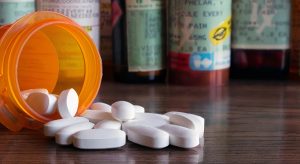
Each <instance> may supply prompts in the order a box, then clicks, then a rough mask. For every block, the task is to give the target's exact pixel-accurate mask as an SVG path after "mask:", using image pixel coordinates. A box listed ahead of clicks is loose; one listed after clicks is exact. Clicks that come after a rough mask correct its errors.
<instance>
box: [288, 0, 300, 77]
mask: <svg viewBox="0 0 300 164" xmlns="http://www.w3.org/2000/svg"><path fill="white" fill-rule="evenodd" d="M292 34H293V35H292V36H291V37H292V52H291V65H290V75H291V76H290V77H291V78H292V79H298V80H299V79H300V3H299V0H292Z"/></svg>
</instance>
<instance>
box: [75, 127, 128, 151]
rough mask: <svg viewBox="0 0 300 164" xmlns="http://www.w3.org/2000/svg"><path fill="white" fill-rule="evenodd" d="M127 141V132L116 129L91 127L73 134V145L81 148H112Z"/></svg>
mask: <svg viewBox="0 0 300 164" xmlns="http://www.w3.org/2000/svg"><path fill="white" fill-rule="evenodd" d="M125 143H126V134H125V133H124V132H123V131H121V130H116V129H91V130H84V131H80V132H77V133H76V134H74V135H73V145H74V146H75V147H77V148H80V149H112V148H118V147H121V146H124V145H125Z"/></svg>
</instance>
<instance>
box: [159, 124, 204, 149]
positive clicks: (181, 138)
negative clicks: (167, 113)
mask: <svg viewBox="0 0 300 164" xmlns="http://www.w3.org/2000/svg"><path fill="white" fill-rule="evenodd" d="M160 129H162V130H164V131H166V132H167V133H169V135H170V144H171V145H173V146H178V147H181V148H193V147H196V146H198V145H199V134H198V132H197V131H196V130H192V129H188V128H185V127H182V126H178V125H172V124H166V125H163V126H161V127H160Z"/></svg>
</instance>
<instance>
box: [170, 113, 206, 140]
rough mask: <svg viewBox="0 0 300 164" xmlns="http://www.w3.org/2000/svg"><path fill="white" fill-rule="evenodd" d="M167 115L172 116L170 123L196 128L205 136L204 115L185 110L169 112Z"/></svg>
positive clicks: (200, 135) (200, 134) (201, 135)
mask: <svg viewBox="0 0 300 164" xmlns="http://www.w3.org/2000/svg"><path fill="white" fill-rule="evenodd" d="M165 115H167V116H169V117H170V123H172V124H176V125H179V126H183V127H186V128H190V129H194V130H196V131H197V132H198V134H199V137H203V135H204V119H203V118H202V117H200V116H197V115H194V114H190V113H183V112H168V113H166V114H165Z"/></svg>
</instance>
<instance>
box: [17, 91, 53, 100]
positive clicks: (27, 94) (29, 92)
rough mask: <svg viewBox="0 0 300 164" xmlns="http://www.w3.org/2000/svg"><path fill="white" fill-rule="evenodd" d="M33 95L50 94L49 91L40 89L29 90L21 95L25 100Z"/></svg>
mask: <svg viewBox="0 0 300 164" xmlns="http://www.w3.org/2000/svg"><path fill="white" fill-rule="evenodd" d="M31 93H45V94H49V92H48V90H47V89H43V88H40V89H39V88H38V89H28V90H24V91H22V92H21V95H22V97H23V98H24V99H27V97H28V96H29V95H30V94H31Z"/></svg>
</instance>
